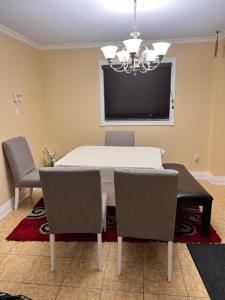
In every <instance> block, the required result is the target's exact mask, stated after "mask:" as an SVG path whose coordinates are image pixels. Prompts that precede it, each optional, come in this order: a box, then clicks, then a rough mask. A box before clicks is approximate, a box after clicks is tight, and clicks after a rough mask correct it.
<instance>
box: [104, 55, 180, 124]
mask: <svg viewBox="0 0 225 300" xmlns="http://www.w3.org/2000/svg"><path fill="white" fill-rule="evenodd" d="M176 62H177V59H176V57H171V58H164V59H163V63H172V67H171V85H170V86H171V95H170V112H169V119H168V120H164V119H162V120H160V119H158V120H157V121H155V120H151V121H146V120H143V121H136V120H133V121H132V120H119V121H117V120H115V121H114V120H110V121H108V120H105V101H104V100H105V99H104V74H103V70H102V66H103V65H108V64H109V63H108V61H107V60H100V61H99V78H100V116H101V120H100V126H113V125H115V126H118V125H122V126H127V125H134V126H139V125H140V126H143V125H155V126H158V125H164V126H165V125H166V126H172V125H174V122H175V87H176ZM153 72H154V71H153Z"/></svg>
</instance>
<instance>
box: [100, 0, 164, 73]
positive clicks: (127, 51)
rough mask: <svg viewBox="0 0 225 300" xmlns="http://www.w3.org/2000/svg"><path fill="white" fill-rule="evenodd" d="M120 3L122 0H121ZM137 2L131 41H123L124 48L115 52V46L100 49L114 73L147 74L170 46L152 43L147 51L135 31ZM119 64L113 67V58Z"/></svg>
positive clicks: (156, 65) (162, 43) (135, 2)
mask: <svg viewBox="0 0 225 300" xmlns="http://www.w3.org/2000/svg"><path fill="white" fill-rule="evenodd" d="M121 1H122V0H121ZM137 28H138V27H137V0H134V22H133V26H132V30H133V32H132V33H131V34H130V35H131V36H132V38H131V39H129V40H125V41H123V44H124V47H123V49H122V50H121V51H117V50H118V47H117V46H106V47H102V48H101V50H102V52H103V54H104V56H105V58H106V59H107V60H108V62H109V65H110V67H111V68H112V69H113V70H114V71H116V72H126V73H134V74H136V73H137V72H140V73H147V72H148V71H153V70H155V69H156V68H157V67H158V65H159V64H160V63H161V61H162V59H163V57H164V55H165V54H166V52H167V50H168V48H169V46H170V44H169V43H165V42H157V43H153V44H152V46H153V49H148V47H147V46H146V45H144V44H143V43H142V40H141V39H139V38H138V37H139V35H140V33H139V32H138V31H137ZM116 56H117V59H118V61H119V63H120V65H119V66H113V63H115V62H114V58H115V57H116Z"/></svg>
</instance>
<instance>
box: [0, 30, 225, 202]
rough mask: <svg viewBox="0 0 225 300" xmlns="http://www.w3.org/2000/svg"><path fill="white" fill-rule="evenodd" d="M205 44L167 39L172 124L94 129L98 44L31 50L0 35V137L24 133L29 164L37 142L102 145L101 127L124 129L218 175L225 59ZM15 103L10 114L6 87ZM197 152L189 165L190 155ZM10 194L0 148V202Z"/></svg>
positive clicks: (223, 150) (37, 153) (224, 152)
mask: <svg viewBox="0 0 225 300" xmlns="http://www.w3.org/2000/svg"><path fill="white" fill-rule="evenodd" d="M213 48H214V44H213V43H195V44H174V45H172V47H171V48H170V50H169V53H168V57H176V58H177V76H176V99H175V100H176V103H175V125H174V126H117V127H115V126H113V127H100V99H99V69H98V61H99V60H100V59H102V54H101V52H100V50H99V49H70V50H47V51H38V50H35V49H33V48H31V47H29V46H27V45H25V44H23V43H21V42H19V41H16V40H15V39H13V38H11V37H8V36H5V35H3V34H0V50H1V51H0V52H1V55H0V70H1V72H0V82H1V89H0V143H1V142H2V141H3V140H5V139H8V138H10V137H13V136H18V135H24V136H25V137H26V138H27V139H28V142H29V144H30V146H31V150H32V152H33V154H34V158H35V161H36V163H37V164H40V163H41V160H42V156H43V153H42V150H43V147H44V145H47V146H49V147H50V148H52V149H53V150H56V151H57V153H58V155H59V156H62V155H64V154H65V153H66V152H68V151H69V150H71V149H73V148H74V147H76V146H78V145H87V144H89V145H96V144H97V145H102V144H104V135H105V131H106V130H118V129H119V130H127V129H131V130H134V131H135V134H136V144H137V145H140V146H159V147H162V148H164V149H165V150H166V151H167V153H166V161H171V162H180V163H183V164H185V165H186V166H187V167H188V168H189V169H190V170H201V171H204V170H211V171H212V172H213V174H214V175H225V139H224V138H223V137H224V129H225V121H224V120H225V118H224V109H225V84H224V78H225V58H224V52H223V51H224V50H223V48H224V41H223V42H221V43H220V57H219V58H218V59H215V58H213ZM16 90H18V91H21V92H22V94H23V102H22V103H21V104H19V105H18V108H19V111H20V114H19V115H18V116H17V115H16V114H15V110H14V104H13V101H12V93H13V91H16ZM194 154H197V155H199V157H200V163H199V164H198V165H195V164H194V163H193V161H192V158H193V155H194ZM12 196H13V190H12V180H11V176H10V174H9V172H8V167H7V165H6V163H5V159H4V157H3V154H2V151H1V154H0V205H1V204H2V203H3V202H5V201H6V200H8V199H9V198H10V197H12Z"/></svg>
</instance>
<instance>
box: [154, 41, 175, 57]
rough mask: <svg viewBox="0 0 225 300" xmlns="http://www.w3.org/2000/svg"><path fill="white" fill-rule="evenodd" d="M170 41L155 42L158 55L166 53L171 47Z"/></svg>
mask: <svg viewBox="0 0 225 300" xmlns="http://www.w3.org/2000/svg"><path fill="white" fill-rule="evenodd" d="M170 45H171V44H170V43H165V42H158V43H153V44H152V46H153V48H154V50H155V52H156V53H157V55H159V56H160V55H163V56H164V55H165V54H166V52H167V50H168V49H169V47H170Z"/></svg>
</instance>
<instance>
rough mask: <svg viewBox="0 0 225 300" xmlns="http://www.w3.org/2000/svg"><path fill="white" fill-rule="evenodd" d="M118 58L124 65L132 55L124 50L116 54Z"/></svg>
mask: <svg viewBox="0 0 225 300" xmlns="http://www.w3.org/2000/svg"><path fill="white" fill-rule="evenodd" d="M116 56H117V57H118V59H119V61H120V62H121V63H123V62H125V61H127V60H128V59H129V57H130V54H129V52H128V51H125V50H122V51H118V52H117V53H116Z"/></svg>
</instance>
